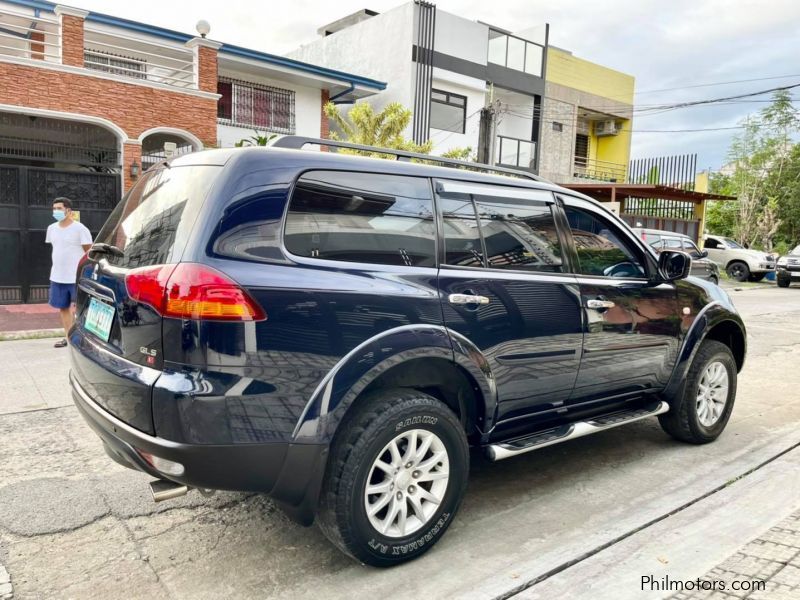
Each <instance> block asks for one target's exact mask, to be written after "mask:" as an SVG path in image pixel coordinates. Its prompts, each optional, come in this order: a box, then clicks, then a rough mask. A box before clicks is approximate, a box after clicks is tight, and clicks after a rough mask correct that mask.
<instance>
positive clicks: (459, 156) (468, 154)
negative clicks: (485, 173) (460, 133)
mask: <svg viewBox="0 0 800 600" xmlns="http://www.w3.org/2000/svg"><path fill="white" fill-rule="evenodd" d="M442 158H454V159H456V160H468V161H470V162H475V161H476V160H477V159H478V157H477V156H476V155H475V154H474V153H473V152H472V146H464V147H463V148H459V147H455V148H450V150H448V151H447V152H442Z"/></svg>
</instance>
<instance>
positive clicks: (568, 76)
mask: <svg viewBox="0 0 800 600" xmlns="http://www.w3.org/2000/svg"><path fill="white" fill-rule="evenodd" d="M547 80H548V81H552V82H553V83H557V84H559V85H563V86H565V87H569V88H572V89H575V90H580V91H582V92H587V93H589V94H594V95H595V96H600V97H603V98H609V99H611V100H614V101H616V102H622V103H625V104H631V105H632V104H633V91H634V85H635V79H634V77H633V76H632V75H628V74H627V73H622V72H620V71H615V70H614V69H609V68H608V67H604V66H602V65H598V64H596V63H593V62H590V61H588V60H584V59H582V58H578V57H577V56H574V55H572V54H570V53H569V52H564V51H563V50H559V49H558V48H553V47H550V48H548V50H547ZM617 122H618V124H619V126H620V129H621V131H620V133H618V134H617V135H609V136H602V137H597V136H595V135H594V132H593V131H592V132H591V133H590V135H589V158H590V159H592V160H601V161H607V162H611V163H617V164H620V165H625V166H627V165H628V162H629V161H630V155H631V128H632V122H631V121H630V120H627V119H617Z"/></svg>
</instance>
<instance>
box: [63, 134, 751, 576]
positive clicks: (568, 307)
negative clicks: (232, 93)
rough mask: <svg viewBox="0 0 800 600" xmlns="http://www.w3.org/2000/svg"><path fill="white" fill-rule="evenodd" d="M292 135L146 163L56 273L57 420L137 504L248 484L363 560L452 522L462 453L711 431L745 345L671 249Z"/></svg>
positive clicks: (462, 485)
mask: <svg viewBox="0 0 800 600" xmlns="http://www.w3.org/2000/svg"><path fill="white" fill-rule="evenodd" d="M307 142H308V140H296V139H293V138H284V139H283V140H281V142H280V143H279V144H280V145H284V146H287V147H285V148H282V149H281V148H269V149H265V148H252V149H235V150H212V151H208V152H201V153H197V154H192V155H188V156H183V157H180V158H176V159H174V160H171V161H169V162H167V163H164V164H161V165H159V166H157V167H155V168H152V169H150V170H148V171H147V172H146V173H145V174H143V176H142V177H141V179H140V181H139V182H138V183H137V184H136V185H135V186H134V187H133V189H132V190H131V191H130V192H129V193H128V194H127V195H126V196H125V198H124V199H123V200H122V202H121V203H120V204H119V205H118V206H117V208H116V210H115V211H114V213H113V214H112V215H111V217H110V218H109V220H108V222H107V223H106V225H105V227H104V228H103V230H102V231H101V233H100V234H99V236H98V238H97V243H95V245H94V246H93V248H92V250H91V251H90V252H89V254H88V256H87V257H86V259H84V261H83V262H82V264H81V265H80V267H79V284H78V285H79V291H78V316H77V322H76V325H75V327H74V328H73V330H72V331H71V332H70V344H71V348H72V351H71V355H72V372H71V376H70V378H71V384H72V390H73V396H74V399H75V403H76V405H77V406H78V408H79V409H80V412H81V413H82V414H83V416H84V417H85V419H86V421H87V422H88V423H89V425H90V426H91V427H92V428H93V429H94V430H95V431H96V432H97V434H98V435H99V436H100V437H101V438H102V440H103V442H104V445H105V447H106V450H107V452H108V454H109V455H110V456H111V457H112V458H113V459H115V460H116V461H118V462H120V463H121V464H124V465H126V466H129V467H133V468H135V469H138V470H141V471H143V472H145V473H148V474H149V475H151V476H153V477H155V478H157V481H155V482H154V483H153V484H151V485H152V486H153V492H154V496H155V497H156V498H157V499H163V498H167V497H173V496H176V495H180V494H182V493H186V491H187V490H188V489H190V488H197V489H200V490H201V491H207V490H217V489H223V490H248V491H258V492H265V493H268V494H270V495H271V496H272V497H273V498H274V499H275V500H276V501H277V502H278V503H279V504H280V505H281V506H282V507H283V508H284V509H285V510H286V511H287V512H288V513H289V514H290V515H292V516H293V517H294V518H295V519H296V520H298V521H299V522H301V523H304V524H310V523H311V522H312V521H313V520H314V519H315V517H316V520H317V522H318V523H319V524H320V526H321V528H322V529H323V531H324V532H325V534H326V535H327V536H328V537H329V538H330V540H331V541H332V542H333V543H334V544H336V545H337V546H338V547H339V548H341V549H342V550H343V551H344V552H346V553H348V554H350V555H351V556H353V557H354V558H356V559H358V560H360V561H363V562H364V563H369V564H372V565H379V566H386V565H391V564H395V563H398V562H402V561H404V560H408V559H411V558H414V557H416V556H419V555H420V554H422V553H423V552H425V551H426V550H427V549H428V548H430V547H431V546H432V545H433V544H434V543H435V542H436V541H437V540H438V539H439V538H440V537H441V536H442V535H443V534H444V532H445V530H446V529H447V527H448V526H449V525H450V524H451V523H452V521H453V518H454V517H455V514H456V511H457V510H458V507H459V504H460V503H461V500H462V497H463V496H464V492H465V489H466V484H467V477H468V471H469V447H470V446H473V447H475V448H479V449H482V450H483V452H484V453H485V454H486V455H487V456H488V458H489V459H490V460H500V459H504V458H508V457H511V456H516V455H518V454H522V453H524V452H528V451H531V450H535V449H537V448H541V447H543V446H548V445H551V444H556V443H559V442H562V441H566V440H569V439H572V438H575V437H579V436H582V435H587V434H590V433H594V432H598V431H602V430H604V429H608V428H610V427H615V426H617V425H621V424H624V423H628V422H631V421H635V420H638V419H642V418H646V417H650V416H656V415H658V418H659V420H660V422H661V425H662V426H663V428H664V430H666V432H667V433H669V434H670V435H672V436H673V437H675V438H678V439H680V440H684V441H687V442H691V443H697V444H699V443H705V442H710V441H712V440H714V439H715V438H716V437H717V436H719V435H720V433H721V432H722V430H723V429H724V428H725V425H726V424H727V422H728V418H729V417H730V414H731V410H732V408H733V403H734V398H735V394H736V378H737V373H738V372H739V370H740V369H741V367H742V364H743V361H744V357H745V329H744V325H743V323H742V320H741V319H740V318H739V316H738V315H737V313H736V310H735V308H734V307H733V305H732V303H731V301H730V299H729V297H728V296H727V294H726V293H725V292H724V291H722V290H721V289H720V288H718V287H717V286H715V285H712V284H709V283H706V282H703V281H700V280H698V279H694V278H687V274H688V272H689V268H690V258H689V257H688V256H687V255H686V254H683V253H681V252H672V251H663V252H661V254H660V255H656V254H655V253H654V252H653V251H652V249H651V248H649V247H647V246H646V245H645V244H643V243H642V242H641V240H639V239H638V238H637V237H636V236H635V235H633V234H632V233H631V231H630V230H629V228H628V227H627V226H626V225H625V224H624V223H623V222H622V221H620V219H618V218H617V217H615V216H614V215H613V214H611V213H610V212H608V211H606V210H605V209H604V208H603V207H602V206H601V205H600V204H598V203H596V202H594V201H593V200H591V199H589V198H587V197H585V196H582V195H580V194H577V193H575V192H571V191H569V190H566V189H563V188H561V187H558V186H556V185H553V184H550V183H547V182H543V181H540V180H538V179H536V178H533V177H530V176H525V175H520V174H517V175H518V176H516V177H514V176H504V175H502V174H500V175H498V174H497V173H496V172H497V171H501V170H500V169H493V168H490V167H486V166H483V167H482V168H483V172H476V171H473V170H470V169H469V168H466V166H465V165H463V164H462V165H460V166H461V167H462V168H447V167H445V166H433V165H431V164H429V162H428V163H426V164H423V163H421V162H420V161H419V160H416V162H415V161H413V160H409V159H410V158H413V157H412V156H411V155H407V154H405V153H402V152H393V151H387V152H391V153H394V154H397V155H399V157H400V158H403V159H406V160H397V161H391V160H380V159H373V158H364V157H358V156H352V155H346V154H344V152H341V151H340V152H311V151H301V150H298V149H290V148H289V146H298V147H299V146H302V145H303V144H305V143H307ZM319 142H320V143H322V144H325V145H330V146H337V145H338V146H346V144H336V143H330V142H321V141H319ZM426 160H427V161H431V160H433V159H430V158H428V159H426ZM442 162H444V161H442ZM450 166H451V167H452V166H453V165H450ZM473 167H476V168H477V167H478V166H477V165H473ZM490 171H495V173H490Z"/></svg>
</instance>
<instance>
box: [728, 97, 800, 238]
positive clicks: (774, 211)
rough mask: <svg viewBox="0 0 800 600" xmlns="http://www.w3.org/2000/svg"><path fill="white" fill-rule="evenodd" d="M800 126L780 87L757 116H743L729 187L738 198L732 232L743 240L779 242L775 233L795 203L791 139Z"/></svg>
mask: <svg viewBox="0 0 800 600" xmlns="http://www.w3.org/2000/svg"><path fill="white" fill-rule="evenodd" d="M798 131H800V118H798V112H797V110H796V109H795V108H794V105H793V104H792V98H791V96H790V95H789V92H788V91H786V90H779V91H777V92H775V95H774V97H773V100H772V103H771V104H770V105H769V106H768V107H766V108H765V109H763V110H762V111H761V112H760V113H759V115H758V117H757V118H752V117H748V118H747V119H746V120H745V121H744V123H743V132H742V134H741V135H739V136H737V137H736V138H734V140H733V143H732V144H731V148H730V151H729V159H730V161H731V163H732V164H733V166H734V172H733V174H732V175H731V176H730V190H731V192H734V194H735V195H736V196H737V198H738V201H737V202H736V208H737V211H736V223H735V226H734V236H735V237H736V238H737V239H738V240H739V242H741V243H743V244H748V245H753V246H761V247H763V248H765V249H766V250H768V251H771V250H772V249H773V248H774V246H775V244H776V243H777V242H778V241H781V240H780V239H779V238H777V237H776V235H777V234H778V232H779V231H780V230H781V228H782V227H784V221H783V219H784V218H785V217H786V216H788V213H787V210H788V209H789V208H790V206H791V205H792V204H793V203H792V197H791V190H792V189H793V188H792V186H791V183H792V182H791V181H790V179H791V176H792V173H793V168H792V167H793V165H792V162H793V160H792V158H793V156H795V151H794V145H793V143H792V138H793V136H795V135H796V134H797V133H798ZM783 241H785V240H783Z"/></svg>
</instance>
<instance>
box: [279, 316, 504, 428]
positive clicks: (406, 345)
mask: <svg viewBox="0 0 800 600" xmlns="http://www.w3.org/2000/svg"><path fill="white" fill-rule="evenodd" d="M382 387H386V388H389V387H407V388H413V389H417V390H420V391H423V392H426V393H428V394H429V395H432V396H434V397H436V398H438V399H440V400H442V401H443V402H444V403H445V404H447V405H448V406H450V407H451V408H452V409H453V410H454V411H455V412H456V414H457V415H458V416H459V418H460V419H462V423H463V424H464V425H465V427H466V428H467V429H466V431H467V433H468V434H470V433H473V432H474V431H475V430H476V428H480V429H482V428H483V427H486V426H490V425H491V423H492V421H493V417H494V414H495V408H496V390H495V386H494V377H493V375H492V373H491V370H490V369H489V367H488V362H487V361H486V359H485V357H484V356H483V355H482V354H481V353H480V351H479V350H478V349H477V348H476V347H475V346H474V345H472V344H471V343H469V341H468V340H464V339H458V338H457V337H454V336H453V334H452V332H451V331H449V330H448V329H446V328H445V327H441V326H435V325H407V326H401V327H397V328H395V329H392V330H389V331H386V332H383V333H381V334H379V335H377V336H375V337H373V338H371V339H369V340H367V341H366V342H364V343H362V344H360V345H359V346H358V347H357V348H355V349H353V350H352V351H350V352H349V353H348V354H347V355H346V356H345V357H343V358H342V359H341V360H340V361H339V362H338V363H337V364H336V365H335V366H334V367H333V368H332V369H331V370H330V372H329V373H328V375H327V376H326V377H325V378H324V379H323V380H322V382H321V383H320V384H319V385H318V387H317V389H316V391H315V392H314V393H313V394H312V397H311V399H310V400H309V402H308V403H307V405H306V407H305V409H304V410H303V412H302V414H301V416H300V418H299V419H298V421H297V424H296V426H295V430H294V433H293V438H294V441H295V442H303V443H312V442H313V443H330V442H331V441H332V440H333V438H334V436H335V434H336V431H337V430H338V429H339V427H340V425H341V422H342V420H343V419H344V418H345V417H346V415H347V414H348V413H349V412H350V411H351V409H352V408H353V407H354V406H356V405H357V404H358V403H359V402H360V401H362V400H363V399H364V398H365V397H367V396H368V395H369V393H371V392H373V391H375V390H378V389H381V388H382Z"/></svg>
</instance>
